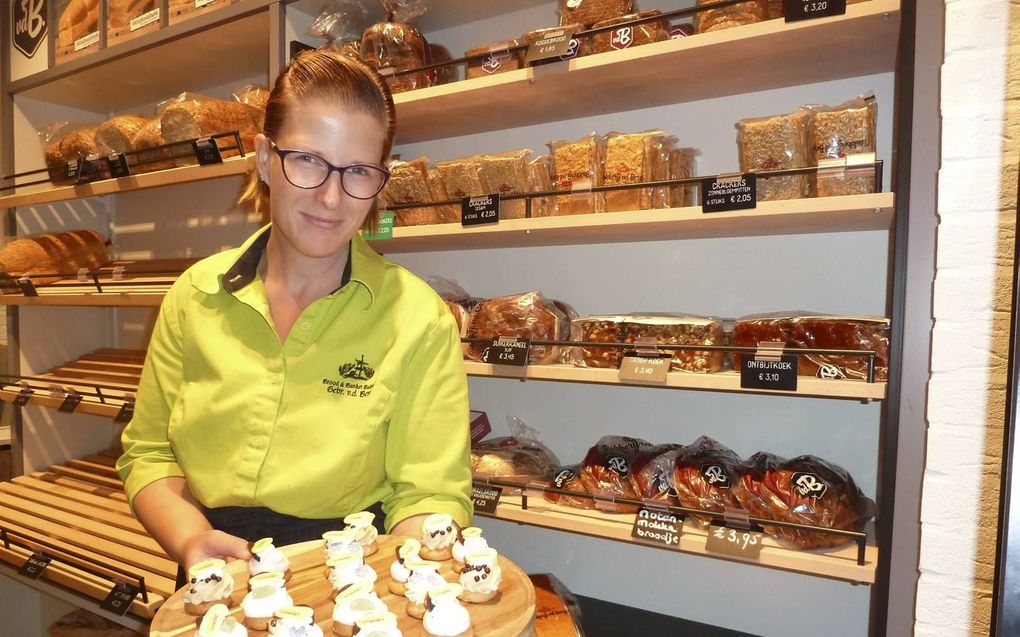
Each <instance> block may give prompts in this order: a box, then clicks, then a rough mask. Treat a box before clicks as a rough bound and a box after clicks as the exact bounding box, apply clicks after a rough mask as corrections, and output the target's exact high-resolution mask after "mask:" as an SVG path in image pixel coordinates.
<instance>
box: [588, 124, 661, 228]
mask: <svg viewBox="0 0 1020 637" xmlns="http://www.w3.org/2000/svg"><path fill="white" fill-rule="evenodd" d="M665 137H666V133H665V132H663V131H645V132H643V133H615V132H614V133H609V134H607V135H606V138H605V142H604V143H605V158H604V160H603V162H602V184H601V185H603V186H622V185H625V184H635V183H639V182H645V181H653V180H655V179H657V178H658V177H660V176H661V173H662V171H661V166H662V163H661V157H660V152H659V151H660V144H661V142H662V140H663V138H665ZM653 207H654V189H653V188H627V189H621V190H610V191H607V192H606V193H605V210H606V212H615V211H621V210H649V209H651V208H653Z"/></svg>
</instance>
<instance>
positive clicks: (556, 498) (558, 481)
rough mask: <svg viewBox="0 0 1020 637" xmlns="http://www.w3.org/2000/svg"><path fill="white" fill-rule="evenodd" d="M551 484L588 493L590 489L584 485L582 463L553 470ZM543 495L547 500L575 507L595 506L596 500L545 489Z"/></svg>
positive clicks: (575, 491)
mask: <svg viewBox="0 0 1020 637" xmlns="http://www.w3.org/2000/svg"><path fill="white" fill-rule="evenodd" d="M549 486H550V487H554V488H556V489H563V490H565V491H573V492H574V493H584V494H587V493H588V490H587V489H586V488H585V486H584V482H583V481H582V480H581V465H579V464H574V465H566V466H563V467H558V468H556V469H554V470H553V472H552V478H550V479H549ZM542 497H543V498H544V499H545V501H546V502H552V503H553V504H562V505H563V506H568V507H573V508H575V509H593V508H595V502H594V501H593V500H592V499H591V498H587V497H583V496H578V497H574V496H571V495H565V494H562V493H553V492H550V491H545V492H544V493H542Z"/></svg>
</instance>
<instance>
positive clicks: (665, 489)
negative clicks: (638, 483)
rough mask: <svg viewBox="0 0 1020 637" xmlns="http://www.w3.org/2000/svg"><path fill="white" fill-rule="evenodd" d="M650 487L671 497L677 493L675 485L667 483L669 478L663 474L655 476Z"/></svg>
mask: <svg viewBox="0 0 1020 637" xmlns="http://www.w3.org/2000/svg"><path fill="white" fill-rule="evenodd" d="M652 488H653V489H655V492H656V493H658V494H660V495H662V494H666V495H668V496H670V497H672V498H675V497H677V495H678V494H677V491H676V487H675V486H674V485H672V484H670V483H669V479H668V478H667V477H666V476H665V475H664V474H660V475H657V476H655V481H654V482H652Z"/></svg>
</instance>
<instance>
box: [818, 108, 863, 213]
mask: <svg viewBox="0 0 1020 637" xmlns="http://www.w3.org/2000/svg"><path fill="white" fill-rule="evenodd" d="M877 111H878V104H877V102H876V101H875V96H874V95H872V94H868V95H860V96H858V97H855V98H854V99H852V100H850V101H848V102H844V103H843V104H840V105H838V106H809V107H808V112H809V113H810V116H811V120H810V127H809V130H810V141H811V150H812V153H813V159H814V161H815V163H816V164H817V165H819V166H821V165H822V163H823V162H824V161H825V160H827V159H844V158H846V157H847V156H848V155H855V154H861V153H874V152H876V143H875V122H876V119H877ZM815 190H816V191H817V193H818V196H819V197H831V196H836V195H859V194H865V193H870V192H875V173H874V169H873V168H872V167H870V166H868V167H862V168H857V169H854V168H846V169H843V168H840V169H835V170H828V169H825V168H822V169H820V170H819V171H818V172H817V173H816V174H815Z"/></svg>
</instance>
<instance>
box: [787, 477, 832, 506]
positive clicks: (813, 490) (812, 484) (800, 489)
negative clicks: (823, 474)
mask: <svg viewBox="0 0 1020 637" xmlns="http://www.w3.org/2000/svg"><path fill="white" fill-rule="evenodd" d="M792 481H793V486H794V487H796V489H797V493H799V494H800V497H802V498H807V497H811V498H814V499H815V500H817V499H819V498H821V497H822V496H824V495H825V492H826V491H828V490H829V487H827V486H826V485H825V483H824V482H822V481H821V480H819V479H818V476H816V475H815V474H813V473H795V474H793V478H792Z"/></svg>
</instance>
